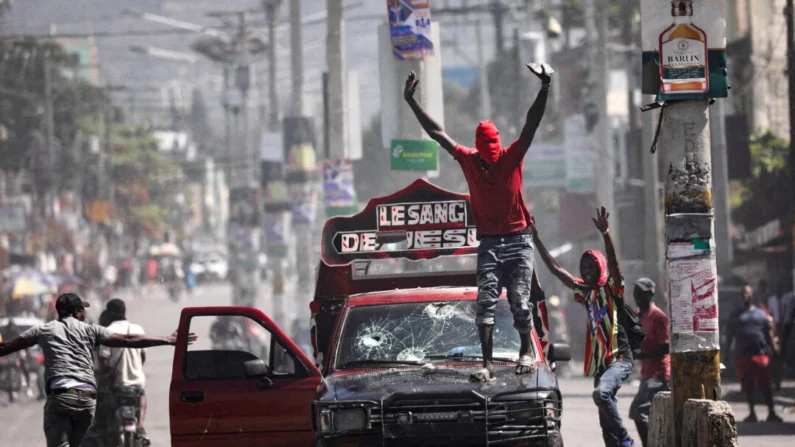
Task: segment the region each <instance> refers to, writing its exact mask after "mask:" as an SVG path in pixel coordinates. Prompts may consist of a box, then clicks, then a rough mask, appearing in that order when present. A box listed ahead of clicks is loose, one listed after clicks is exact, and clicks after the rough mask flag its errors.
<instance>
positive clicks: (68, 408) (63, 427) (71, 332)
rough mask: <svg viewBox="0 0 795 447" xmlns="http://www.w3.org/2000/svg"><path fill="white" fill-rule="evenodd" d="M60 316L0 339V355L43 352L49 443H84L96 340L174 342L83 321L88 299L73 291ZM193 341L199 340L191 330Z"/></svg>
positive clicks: (64, 298)
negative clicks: (35, 348)
mask: <svg viewBox="0 0 795 447" xmlns="http://www.w3.org/2000/svg"><path fill="white" fill-rule="evenodd" d="M55 307H56V310H57V312H58V319H57V320H53V321H50V322H48V323H45V324H41V325H38V326H34V327H32V328H30V329H28V330H27V331H25V332H24V333H22V334H21V335H20V336H19V337H16V338H14V339H12V340H9V341H7V342H2V343H0V357H3V356H6V355H9V354H12V353H14V352H17V351H21V350H23V349H27V348H29V347H31V346H34V345H39V346H40V347H41V348H42V351H43V353H44V368H45V374H44V375H45V380H46V385H45V387H46V391H47V403H46V404H45V406H44V435H45V437H46V438H47V446H48V447H80V444H81V442H82V441H83V438H84V437H85V435H86V432H87V431H88V428H89V427H90V425H91V421H92V420H93V418H94V411H95V408H96V394H97V388H96V387H97V385H96V381H95V379H94V367H93V366H94V365H93V363H94V361H93V357H92V354H93V351H94V348H95V347H96V346H97V345H103V346H109V347H115V348H147V347H154V346H165V345H172V346H173V345H174V344H175V343H176V339H177V336H176V333H175V334H172V335H171V336H169V337H149V336H146V335H139V334H129V335H127V334H114V333H112V332H111V331H109V330H108V329H107V328H105V327H102V326H99V325H96V324H87V323H85V318H86V313H85V309H86V308H87V307H89V303H87V302H85V301H83V300H82V299H81V298H80V297H79V296H78V295H76V294H74V293H66V294H63V295H61V296H59V297H58V299H57V301H56V304H55ZM188 340H189V342H192V341H194V340H196V336H195V335H193V334H190V335H189V337H188Z"/></svg>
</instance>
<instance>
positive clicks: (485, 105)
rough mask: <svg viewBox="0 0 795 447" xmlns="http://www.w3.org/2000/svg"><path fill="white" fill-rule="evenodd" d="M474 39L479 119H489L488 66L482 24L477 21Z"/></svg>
mask: <svg viewBox="0 0 795 447" xmlns="http://www.w3.org/2000/svg"><path fill="white" fill-rule="evenodd" d="M475 39H476V40H477V45H478V69H479V71H480V75H479V76H478V81H480V112H481V113H480V116H479V118H481V119H484V120H486V119H491V95H490V94H489V64H488V61H486V55H485V54H484V51H483V23H482V22H481V21H480V20H478V22H477V24H476V25H475Z"/></svg>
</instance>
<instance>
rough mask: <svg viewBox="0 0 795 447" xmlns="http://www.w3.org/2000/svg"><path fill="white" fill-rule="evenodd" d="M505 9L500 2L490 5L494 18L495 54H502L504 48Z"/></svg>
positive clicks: (495, 1) (497, 0) (498, 0)
mask: <svg viewBox="0 0 795 447" xmlns="http://www.w3.org/2000/svg"><path fill="white" fill-rule="evenodd" d="M504 8H505V7H504V6H503V4H502V1H501V0H493V1H492V4H491V13H492V15H493V16H494V44H495V45H496V47H495V49H496V50H497V54H500V53H502V50H503V48H505V42H504V41H503V39H504V38H505V28H504V24H505V9H504Z"/></svg>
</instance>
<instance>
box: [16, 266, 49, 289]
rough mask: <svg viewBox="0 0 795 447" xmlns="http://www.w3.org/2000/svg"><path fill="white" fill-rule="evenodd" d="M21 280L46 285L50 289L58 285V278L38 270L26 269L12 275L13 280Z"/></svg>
mask: <svg viewBox="0 0 795 447" xmlns="http://www.w3.org/2000/svg"><path fill="white" fill-rule="evenodd" d="M20 279H27V280H29V281H34V282H38V283H41V284H45V285H47V286H50V287H55V286H57V285H58V278H56V277H55V276H53V275H50V274H49V273H46V272H43V271H41V270H37V269H32V268H31V269H25V270H22V271H21V272H17V273H14V274H12V275H11V280H12V281H16V280H20Z"/></svg>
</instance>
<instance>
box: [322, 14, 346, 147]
mask: <svg viewBox="0 0 795 447" xmlns="http://www.w3.org/2000/svg"><path fill="white" fill-rule="evenodd" d="M326 9H327V11H328V13H327V14H328V15H327V21H328V22H327V27H326V32H327V35H326V64H327V65H328V80H329V82H328V93H329V114H328V118H329V149H330V152H331V158H335V159H344V158H345V156H346V155H347V144H346V143H347V132H346V129H345V114H346V110H345V90H346V89H345V51H344V49H345V46H344V29H345V25H344V23H343V16H342V14H343V10H342V0H326Z"/></svg>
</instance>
